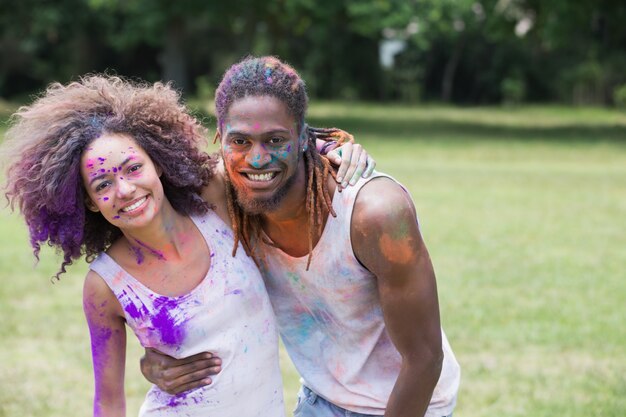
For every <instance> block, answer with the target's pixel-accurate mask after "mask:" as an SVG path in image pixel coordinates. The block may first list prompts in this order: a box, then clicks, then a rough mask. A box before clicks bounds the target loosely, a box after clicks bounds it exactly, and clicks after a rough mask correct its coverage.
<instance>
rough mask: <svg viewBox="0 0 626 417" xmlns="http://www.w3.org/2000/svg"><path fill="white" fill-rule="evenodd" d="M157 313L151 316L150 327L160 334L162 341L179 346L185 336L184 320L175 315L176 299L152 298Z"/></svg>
mask: <svg viewBox="0 0 626 417" xmlns="http://www.w3.org/2000/svg"><path fill="white" fill-rule="evenodd" d="M154 309H155V310H156V311H157V313H156V314H155V315H154V316H153V317H152V327H153V328H154V330H155V331H156V332H157V333H159V334H160V336H161V340H162V341H163V343H165V344H167V345H172V346H180V345H181V343H182V342H183V340H184V338H185V321H184V320H181V319H180V317H178V316H177V315H176V311H177V309H178V302H177V301H176V299H170V298H167V297H158V298H156V299H155V300H154Z"/></svg>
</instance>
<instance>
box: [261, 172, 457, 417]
mask: <svg viewBox="0 0 626 417" xmlns="http://www.w3.org/2000/svg"><path fill="white" fill-rule="evenodd" d="M380 176H386V175H384V174H380V173H376V174H375V175H373V176H372V177H371V178H369V179H367V180H364V179H362V178H361V179H360V180H359V181H358V182H357V184H356V185H355V186H352V187H348V188H346V189H344V190H343V191H342V192H341V193H339V192H335V194H334V196H333V208H334V209H335V212H336V213H337V217H336V218H333V217H332V216H329V217H328V220H327V222H326V226H325V227H324V231H323V232H322V236H321V238H320V240H319V242H318V243H317V245H316V246H315V248H314V249H313V259H312V261H311V266H310V268H309V270H308V271H306V263H307V256H303V257H300V258H294V257H291V256H289V255H287V254H286V253H285V252H283V251H282V250H280V249H278V248H275V247H272V246H269V245H266V244H261V245H259V251H258V252H259V254H260V255H261V256H260V257H261V262H260V263H261V271H262V273H263V276H264V279H265V285H266V287H267V291H268V293H269V294H270V299H271V301H272V305H273V307H274V312H275V313H276V318H277V321H278V326H279V331H280V334H281V337H282V339H283V343H284V344H285V347H286V348H287V351H288V353H289V356H290V357H291V360H292V361H293V363H294V365H295V367H296V368H297V370H298V372H299V373H300V375H301V376H302V383H303V384H304V385H306V386H307V387H309V388H310V389H312V390H313V391H314V392H316V393H317V394H319V395H320V396H322V397H323V398H325V399H326V400H328V401H330V402H331V403H333V404H335V405H337V406H339V407H342V408H345V409H347V410H350V411H354V412H357V413H362V414H373V415H382V414H384V413H385V408H386V406H387V401H388V399H389V395H390V394H391V391H392V389H393V386H394V384H395V382H396V379H397V378H398V374H399V371H400V366H401V363H402V358H401V356H400V354H399V353H398V351H397V350H396V348H395V346H394V345H393V343H392V342H391V340H390V338H389V335H388V334H387V331H386V329H385V322H384V320H383V315H382V310H381V306H380V300H379V296H378V288H377V284H376V277H375V276H374V275H373V274H372V273H371V272H370V271H368V270H367V269H365V268H364V267H363V266H362V265H361V264H360V263H359V261H358V260H357V259H356V257H355V256H354V252H353V250H352V242H351V239H350V222H351V219H352V210H353V208H354V203H355V200H356V197H357V194H358V192H359V190H360V189H361V188H362V187H363V185H365V184H366V183H367V182H368V181H370V180H371V179H373V178H376V177H380ZM386 177H387V176H386ZM394 181H395V180H394ZM442 348H443V353H444V360H443V367H442V371H441V376H440V377H439V382H438V383H437V386H436V388H435V390H434V392H433V395H432V399H431V402H430V405H429V407H428V411H427V413H426V416H428V417H430V416H433V417H435V416H436V417H441V416H447V415H449V414H450V413H451V412H452V410H453V408H454V405H455V402H456V396H457V391H458V387H459V381H460V367H459V364H458V363H457V361H456V359H455V357H454V354H453V353H452V349H451V348H450V344H449V343H448V340H447V338H446V336H445V334H444V333H443V329H442Z"/></svg>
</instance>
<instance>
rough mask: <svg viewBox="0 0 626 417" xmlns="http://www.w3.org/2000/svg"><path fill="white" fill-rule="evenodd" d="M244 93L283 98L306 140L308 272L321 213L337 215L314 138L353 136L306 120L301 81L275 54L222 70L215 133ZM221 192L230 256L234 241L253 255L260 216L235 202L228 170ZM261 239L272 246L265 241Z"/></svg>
mask: <svg viewBox="0 0 626 417" xmlns="http://www.w3.org/2000/svg"><path fill="white" fill-rule="evenodd" d="M248 96H259V97H260V96H270V97H274V98H277V99H278V100H280V101H281V102H283V103H284V104H285V105H286V107H287V111H288V112H289V114H290V115H291V116H293V117H294V119H295V121H296V122H297V123H298V132H299V133H300V135H304V137H305V138H306V139H307V142H308V146H307V149H306V151H304V153H303V159H304V163H305V168H306V175H307V189H306V210H307V213H308V215H309V236H308V240H309V256H308V260H307V266H306V269H307V270H308V269H309V265H310V263H311V259H312V252H313V235H314V233H318V234H321V230H322V226H323V223H324V220H323V219H324V214H325V213H330V214H331V215H332V216H335V217H336V214H335V211H334V210H333V207H332V201H331V197H330V193H329V191H328V184H327V183H326V179H327V177H328V175H329V174H330V175H332V176H333V177H335V172H334V171H333V170H332V169H331V167H330V163H329V161H328V159H326V158H325V157H323V156H321V155H320V154H319V152H317V150H316V146H315V145H316V139H322V140H337V142H338V143H339V144H341V143H343V142H344V141H348V140H352V136H351V135H350V134H348V133H347V132H344V131H342V130H340V129H335V128H331V129H318V128H314V127H311V126H308V125H307V124H306V123H305V121H304V118H305V115H306V110H307V106H308V100H309V99H308V95H307V93H306V88H305V84H304V80H302V78H300V76H299V75H298V73H297V72H296V70H294V69H293V68H292V67H291V66H289V65H288V64H286V63H284V62H281V61H280V60H279V59H278V58H276V57H273V56H264V57H258V58H256V57H247V58H245V59H243V60H242V61H241V62H239V63H237V64H235V65H233V66H231V67H230V68H229V69H228V70H227V71H226V73H225V74H224V77H223V78H222V81H221V82H220V84H219V86H218V88H217V90H216V94H215V112H216V115H217V123H218V131H219V132H221V131H223V124H224V121H225V120H226V118H227V116H228V111H229V109H230V107H231V106H232V104H233V103H234V102H235V101H237V100H239V99H241V98H244V97H248ZM216 135H217V133H216ZM226 195H227V203H228V213H229V215H230V218H231V223H232V227H233V230H234V232H235V246H234V248H233V256H234V254H235V253H236V251H237V244H238V242H239V241H241V242H242V244H243V247H244V249H245V250H246V252H247V253H248V254H249V255H251V256H254V246H253V245H252V240H253V239H257V240H258V239H263V238H262V234H261V233H260V232H261V221H260V216H259V215H255V214H250V213H246V212H245V211H244V210H243V209H242V208H241V206H240V205H239V204H237V201H236V192H235V190H234V188H233V185H232V183H231V181H230V179H229V177H228V170H227V171H226ZM264 241H265V242H266V243H267V244H271V242H269V241H267V240H266V239H265V240H264Z"/></svg>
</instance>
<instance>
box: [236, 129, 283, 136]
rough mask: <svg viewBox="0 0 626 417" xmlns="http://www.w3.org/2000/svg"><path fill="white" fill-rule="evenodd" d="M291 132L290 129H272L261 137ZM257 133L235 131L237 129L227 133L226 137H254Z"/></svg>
mask: <svg viewBox="0 0 626 417" xmlns="http://www.w3.org/2000/svg"><path fill="white" fill-rule="evenodd" d="M290 132H291V131H290V130H289V129H272V130H269V131H267V132H263V133H261V136H268V135H273V134H276V133H290ZM254 134H255V133H254V132H252V131H248V130H235V129H231V130H229V131H228V132H227V133H226V136H231V135H233V136H236V135H239V136H253V135H254Z"/></svg>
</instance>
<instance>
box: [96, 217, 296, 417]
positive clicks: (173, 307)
mask: <svg viewBox="0 0 626 417" xmlns="http://www.w3.org/2000/svg"><path fill="white" fill-rule="evenodd" d="M191 218H192V220H193V222H194V223H195V225H196V227H197V228H198V229H199V230H200V232H201V233H202V235H203V236H204V238H205V240H206V242H207V246H208V247H209V248H210V256H211V264H210V267H209V271H208V273H207V275H206V276H205V278H204V280H203V281H201V282H200V284H198V286H197V287H195V288H194V289H193V290H192V291H191V292H189V293H187V294H186V295H182V296H179V297H166V296H162V295H159V294H157V293H155V292H153V291H151V290H150V289H148V288H147V287H146V286H144V285H143V284H142V283H140V282H139V281H138V280H136V279H135V278H133V277H132V276H131V275H129V274H128V273H127V272H125V271H124V270H123V269H122V268H121V267H120V266H119V265H118V264H117V263H116V262H115V261H114V260H113V259H112V258H111V257H110V256H108V255H107V254H105V253H102V254H100V256H99V257H98V258H97V259H96V260H95V261H94V262H93V263H92V264H91V266H90V268H91V269H92V270H94V271H95V272H96V273H98V274H99V275H100V276H101V277H102V278H103V279H104V280H105V281H106V283H107V284H108V286H109V287H110V288H111V290H112V291H113V293H114V294H115V296H116V297H117V299H118V300H119V302H120V304H121V306H122V308H123V310H124V314H125V317H126V322H127V324H128V325H129V326H130V328H132V329H133V331H134V332H135V335H136V336H137V338H138V339H139V341H140V343H141V345H142V346H144V347H152V348H155V349H157V350H159V351H161V352H163V353H166V354H168V355H170V356H173V357H176V358H182V357H187V356H190V355H194V354H196V353H200V352H205V351H210V352H213V353H214V354H216V355H217V356H219V357H220V358H221V359H222V371H221V372H220V373H219V374H217V375H215V376H213V377H212V380H213V383H212V384H211V385H209V386H207V387H202V388H198V389H195V390H192V391H188V392H185V393H182V394H179V395H175V396H173V395H169V394H167V393H165V392H163V391H161V390H160V389H159V388H157V387H156V386H152V388H151V389H150V391H149V392H148V394H147V395H146V399H145V401H144V403H143V405H142V407H141V411H140V413H139V415H140V416H146V417H147V416H150V417H153V416H159V417H160V416H203V417H212V416H218V417H266V416H269V417H274V416H276V417H282V416H284V404H283V392H282V390H283V387H282V380H281V374H280V368H279V365H278V333H277V331H276V324H275V318H274V314H273V312H272V308H271V305H270V302H269V299H268V296H267V292H266V291H265V286H264V284H263V280H262V278H261V275H260V274H259V271H258V269H257V267H256V265H255V264H254V262H253V261H252V259H251V258H249V257H248V256H247V255H246V254H245V252H244V250H243V249H242V248H241V247H240V248H239V250H238V251H237V256H236V257H234V258H233V257H232V256H231V251H232V247H233V233H232V231H231V229H230V227H229V226H227V225H226V224H225V223H224V222H223V221H222V220H221V219H220V218H219V217H218V216H217V215H216V214H215V213H214V212H213V211H211V210H209V212H208V213H207V214H205V215H202V216H198V217H194V216H192V217H191Z"/></svg>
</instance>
